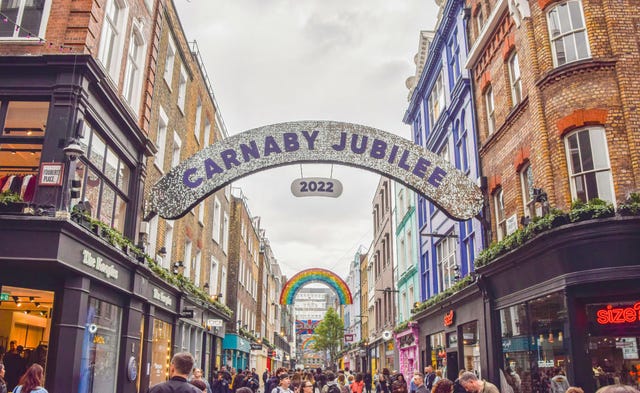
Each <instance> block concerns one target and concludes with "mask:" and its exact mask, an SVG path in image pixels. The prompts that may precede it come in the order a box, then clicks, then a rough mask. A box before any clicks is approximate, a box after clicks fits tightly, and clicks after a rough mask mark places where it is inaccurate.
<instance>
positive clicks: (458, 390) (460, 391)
mask: <svg viewBox="0 0 640 393" xmlns="http://www.w3.org/2000/svg"><path fill="white" fill-rule="evenodd" d="M466 372H467V370H465V369H464V368H463V369H462V370H460V371H458V378H456V380H455V381H453V393H467V391H466V390H465V388H463V387H462V385H461V384H460V377H461V376H462V374H464V373H466ZM583 393H584V392H583Z"/></svg>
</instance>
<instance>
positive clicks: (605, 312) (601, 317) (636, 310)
mask: <svg viewBox="0 0 640 393" xmlns="http://www.w3.org/2000/svg"><path fill="white" fill-rule="evenodd" d="M637 321H640V302H636V304H634V305H633V307H625V308H614V307H613V306H612V305H610V304H609V305H608V306H607V307H606V308H601V309H599V310H598V311H596V322H598V323H599V324H600V325H610V324H621V323H633V322H637Z"/></svg>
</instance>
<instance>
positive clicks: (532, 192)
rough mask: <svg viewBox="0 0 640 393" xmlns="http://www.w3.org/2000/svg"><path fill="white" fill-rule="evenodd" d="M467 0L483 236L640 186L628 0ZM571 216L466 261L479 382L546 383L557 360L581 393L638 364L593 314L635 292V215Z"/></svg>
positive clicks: (621, 196) (618, 332)
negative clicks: (479, 328)
mask: <svg viewBox="0 0 640 393" xmlns="http://www.w3.org/2000/svg"><path fill="white" fill-rule="evenodd" d="M467 6H468V8H469V19H468V24H467V28H468V32H469V37H470V44H471V49H470V51H469V56H468V60H467V63H466V67H467V68H468V69H469V70H470V71H471V73H472V76H473V83H474V88H475V89H474V101H475V104H476V113H477V125H478V134H479V142H480V143H479V146H480V149H479V154H480V161H481V166H482V173H483V174H484V176H485V177H486V195H487V202H488V207H489V208H488V209H487V210H486V211H485V216H486V217H491V227H490V228H489V227H486V228H485V230H487V234H488V236H489V237H490V238H492V239H493V240H494V241H500V240H502V243H500V245H505V244H509V243H510V242H514V241H517V240H518V239H520V238H521V237H520V236H521V235H522V233H524V232H523V231H525V229H526V228H530V227H527V226H528V225H533V224H535V222H537V220H539V218H537V217H540V216H541V215H543V214H545V213H547V212H548V211H549V210H550V209H553V208H556V209H560V210H563V211H568V210H569V209H571V208H572V202H573V201H582V202H587V201H589V200H592V199H593V198H599V199H601V200H604V201H606V202H609V203H611V204H612V205H613V207H619V206H620V204H621V203H622V202H624V201H625V200H626V199H627V197H628V196H629V194H630V193H631V192H637V191H638V189H639V188H640V187H639V184H638V181H639V179H640V177H639V176H640V171H639V168H638V160H639V159H640V156H639V155H638V149H637V146H638V138H639V135H640V133H639V132H638V125H639V124H640V122H639V114H638V112H637V110H636V109H637V108H636V106H637V102H638V99H639V98H640V97H639V96H638V94H639V93H638V91H639V90H638V86H639V84H640V79H639V78H638V74H639V73H638V71H639V69H638V68H639V67H640V61H638V60H639V56H640V51H639V49H638V37H639V33H638V20H637V18H636V17H635V16H634V15H635V14H636V11H637V10H638V4H637V3H636V2H633V1H607V0H605V1H592V0H569V1H555V0H537V1H525V0H509V1H507V0H498V1H484V0H470V1H468V2H467ZM575 208H576V206H574V209H575ZM611 215H612V214H611ZM574 217H575V216H570V219H567V220H568V221H570V222H568V223H563V224H564V225H560V226H559V227H558V228H556V229H552V230H551V231H550V232H549V233H544V234H537V235H535V236H532V237H531V238H528V240H527V241H526V242H523V243H522V245H520V246H518V247H516V248H515V249H513V251H512V252H510V253H507V254H505V255H502V256H498V257H494V258H488V259H489V260H488V262H490V263H487V261H483V263H482V266H476V268H477V271H478V273H479V280H478V286H479V287H480V288H481V289H482V293H483V297H484V304H485V308H486V310H490V311H486V310H485V313H487V319H488V331H489V333H488V346H489V350H488V356H489V364H490V370H489V375H488V378H489V379H490V380H493V381H500V380H502V381H506V380H508V379H509V378H505V375H508V374H510V373H511V372H514V373H517V374H518V376H519V377H520V378H519V379H520V380H521V386H520V388H521V390H522V391H523V392H530V391H536V390H537V391H546V389H548V387H547V384H546V382H545V381H547V380H548V379H549V378H550V377H552V376H553V375H554V374H555V373H557V370H558V369H561V370H563V371H564V372H565V373H566V374H567V377H568V379H569V381H570V383H571V384H572V385H577V386H581V387H583V388H584V389H585V391H587V392H593V391H595V390H596V389H597V388H598V387H600V386H603V385H608V384H612V383H614V382H618V381H619V382H621V383H626V384H632V385H636V386H637V380H635V379H634V377H633V375H632V373H630V370H635V364H636V363H637V362H638V356H637V355H636V351H637V350H638V347H637V340H636V339H635V336H637V335H638V332H639V331H638V326H637V323H630V322H628V321H627V322H626V323H621V324H617V325H613V324H607V323H606V321H604V322H603V320H600V319H599V317H598V316H599V315H600V313H601V311H602V310H606V309H612V308H613V309H621V310H623V309H625V307H631V306H629V305H633V304H634V303H635V302H636V301H637V299H638V297H639V296H640V293H638V290H637V285H635V282H637V278H638V277H639V275H640V269H638V266H637V255H639V253H640V248H639V247H638V240H640V239H639V237H638V229H639V225H640V223H639V221H638V219H637V218H635V217H620V216H613V217H609V218H600V219H597V220H587V221H584V222H575V221H577V219H575V218H574ZM555 225H556V224H553V225H552V227H553V226H555ZM525 227H526V228H525ZM513 233H516V234H514V235H511V234H513ZM509 235H511V236H509ZM625 337H634V338H633V339H628V340H627V339H626V338H625ZM629 352H632V354H629ZM494 354H495V355H494ZM499 370H507V371H506V374H505V372H503V371H499ZM504 383H506V382H503V384H504Z"/></svg>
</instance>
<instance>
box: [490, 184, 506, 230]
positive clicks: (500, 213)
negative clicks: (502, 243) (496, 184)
mask: <svg viewBox="0 0 640 393" xmlns="http://www.w3.org/2000/svg"><path fill="white" fill-rule="evenodd" d="M493 206H494V209H495V214H496V231H497V233H496V235H497V236H498V240H502V239H503V238H504V237H505V236H506V234H507V216H506V213H505V211H504V193H503V192H502V187H500V188H498V189H497V190H496V191H495V192H494V193H493Z"/></svg>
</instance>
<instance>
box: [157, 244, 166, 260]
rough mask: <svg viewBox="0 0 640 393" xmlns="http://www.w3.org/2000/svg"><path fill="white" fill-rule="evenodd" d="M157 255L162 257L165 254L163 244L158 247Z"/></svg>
mask: <svg viewBox="0 0 640 393" xmlns="http://www.w3.org/2000/svg"><path fill="white" fill-rule="evenodd" d="M158 255H159V256H160V257H162V258H164V257H165V256H167V248H166V247H165V246H162V247H160V249H159V250H158Z"/></svg>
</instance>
